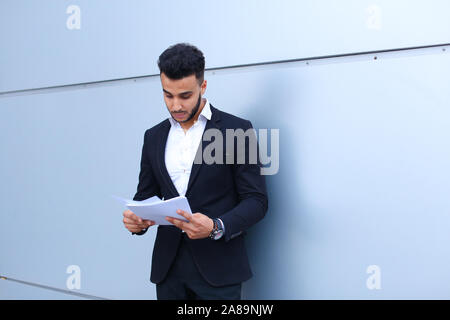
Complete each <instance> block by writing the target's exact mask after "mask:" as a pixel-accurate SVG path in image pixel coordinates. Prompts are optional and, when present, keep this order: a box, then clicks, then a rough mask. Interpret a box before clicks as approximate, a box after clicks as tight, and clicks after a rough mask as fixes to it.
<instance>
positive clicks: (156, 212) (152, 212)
mask: <svg viewBox="0 0 450 320" xmlns="http://www.w3.org/2000/svg"><path fill="white" fill-rule="evenodd" d="M114 198H116V199H117V200H119V201H120V202H122V203H123V204H125V206H126V207H127V208H128V209H130V210H131V211H132V212H133V213H134V214H135V215H137V216H139V217H141V218H142V219H146V220H152V221H155V224H159V225H172V224H171V223H170V222H169V221H167V220H166V219H165V218H166V217H173V218H177V219H180V220H184V221H188V220H187V219H186V218H184V217H183V216H180V215H179V214H178V213H177V210H178V209H181V210H183V211H186V212H187V213H189V214H192V211H191V207H190V206H189V202H188V200H187V198H186V197H184V196H179V197H176V198H172V199H169V200H165V201H163V200H161V199H159V198H158V197H157V196H154V197H151V198H148V199H146V200H142V201H134V200H129V199H124V198H120V197H116V196H114Z"/></svg>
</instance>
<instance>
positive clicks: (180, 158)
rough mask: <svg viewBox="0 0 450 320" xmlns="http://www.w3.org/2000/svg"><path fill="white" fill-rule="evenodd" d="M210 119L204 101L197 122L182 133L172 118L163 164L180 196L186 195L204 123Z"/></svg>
mask: <svg viewBox="0 0 450 320" xmlns="http://www.w3.org/2000/svg"><path fill="white" fill-rule="evenodd" d="M210 119H211V108H210V106H209V101H208V100H206V103H205V106H204V107H203V109H202V112H201V113H200V115H199V116H198V119H197V121H196V122H195V123H194V124H193V125H192V127H190V128H189V129H188V130H187V131H186V132H184V130H183V128H182V127H181V125H180V124H179V123H178V122H177V121H175V120H174V119H173V118H172V117H170V118H169V121H170V124H171V127H170V131H169V135H168V137H167V143H166V152H165V162H166V168H167V172H168V173H169V176H170V178H171V179H172V182H173V184H174V186H175V188H176V189H177V191H178V193H179V195H180V196H184V195H186V190H187V185H188V182H189V177H190V175H191V168H192V164H193V162H194V157H195V154H196V153H197V149H198V147H199V145H200V142H201V139H202V136H203V131H204V130H205V127H206V122H207V121H208V120H210Z"/></svg>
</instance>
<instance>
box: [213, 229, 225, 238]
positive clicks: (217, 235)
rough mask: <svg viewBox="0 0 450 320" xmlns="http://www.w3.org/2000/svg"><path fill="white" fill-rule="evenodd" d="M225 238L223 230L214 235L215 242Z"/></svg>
mask: <svg viewBox="0 0 450 320" xmlns="http://www.w3.org/2000/svg"><path fill="white" fill-rule="evenodd" d="M222 236H223V230H217V232H216V233H215V234H214V240H219V239H220V238H222Z"/></svg>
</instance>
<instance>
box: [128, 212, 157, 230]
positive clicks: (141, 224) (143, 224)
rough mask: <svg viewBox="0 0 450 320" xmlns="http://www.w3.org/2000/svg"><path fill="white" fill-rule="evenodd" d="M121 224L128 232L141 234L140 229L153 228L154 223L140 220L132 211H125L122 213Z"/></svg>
mask: <svg viewBox="0 0 450 320" xmlns="http://www.w3.org/2000/svg"><path fill="white" fill-rule="evenodd" d="M123 224H124V225H125V228H127V229H128V231H130V232H141V231H142V229H145V228H148V227H151V226H153V225H154V224H155V221H151V220H145V219H141V218H139V217H138V216H137V215H135V214H134V213H133V211H131V210H125V211H124V212H123Z"/></svg>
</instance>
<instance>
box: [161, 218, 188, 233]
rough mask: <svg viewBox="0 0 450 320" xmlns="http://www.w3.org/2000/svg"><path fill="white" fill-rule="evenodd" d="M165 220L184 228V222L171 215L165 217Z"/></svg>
mask: <svg viewBox="0 0 450 320" xmlns="http://www.w3.org/2000/svg"><path fill="white" fill-rule="evenodd" d="M166 220H167V221H169V222H170V223H171V224H173V225H174V226H175V227H177V228H180V229H181V230H185V224H186V222H184V221H182V220H180V219H176V218H172V217H166Z"/></svg>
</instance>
